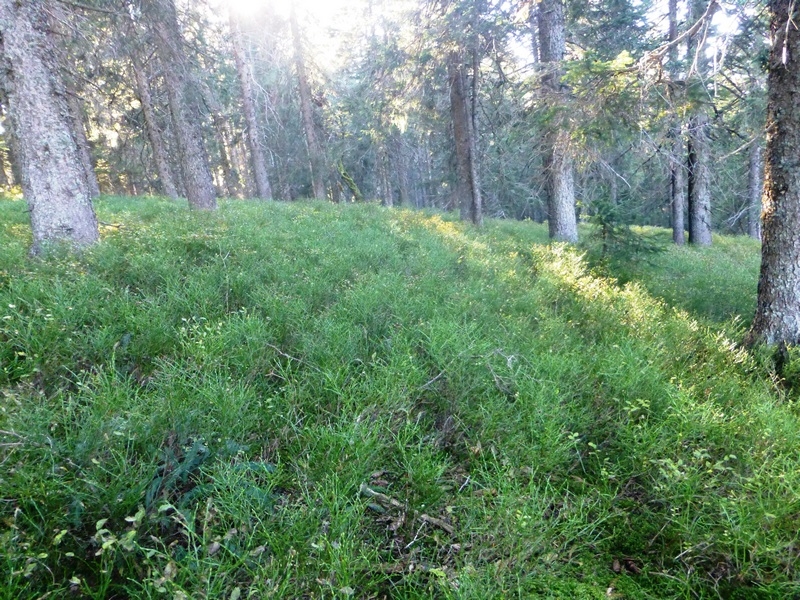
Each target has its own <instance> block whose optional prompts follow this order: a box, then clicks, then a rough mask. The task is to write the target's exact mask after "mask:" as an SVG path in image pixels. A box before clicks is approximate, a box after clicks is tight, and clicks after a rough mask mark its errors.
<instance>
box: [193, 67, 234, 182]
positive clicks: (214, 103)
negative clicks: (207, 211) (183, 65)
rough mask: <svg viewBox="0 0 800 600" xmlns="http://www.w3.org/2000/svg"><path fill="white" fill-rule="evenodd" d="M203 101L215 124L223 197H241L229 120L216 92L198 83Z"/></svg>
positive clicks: (200, 81)
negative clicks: (232, 154) (232, 153)
mask: <svg viewBox="0 0 800 600" xmlns="http://www.w3.org/2000/svg"><path fill="white" fill-rule="evenodd" d="M197 87H198V88H199V89H200V91H201V93H202V96H203V101H204V102H205V105H206V108H207V109H208V112H209V114H210V115H211V121H212V123H213V124H214V137H215V138H216V142H217V154H218V155H219V166H220V168H221V169H222V180H221V181H220V186H219V187H220V192H221V195H223V196H227V197H229V198H232V197H235V196H238V195H239V178H238V177H237V176H236V173H235V172H234V170H233V167H232V166H231V159H230V155H231V151H230V142H229V140H230V139H231V138H232V137H233V134H232V132H231V129H230V126H229V125H228V120H227V119H226V118H225V116H224V115H223V109H222V105H221V104H220V101H219V98H218V97H217V94H216V92H215V91H214V90H212V89H211V86H209V85H208V84H207V83H206V82H205V81H202V80H199V81H197Z"/></svg>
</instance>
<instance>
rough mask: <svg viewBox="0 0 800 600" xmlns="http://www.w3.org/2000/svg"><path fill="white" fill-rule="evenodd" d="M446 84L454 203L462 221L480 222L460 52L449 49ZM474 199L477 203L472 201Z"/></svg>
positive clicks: (473, 144) (472, 145) (469, 118)
mask: <svg viewBox="0 0 800 600" xmlns="http://www.w3.org/2000/svg"><path fill="white" fill-rule="evenodd" d="M447 74H448V79H449V87H450V117H451V119H452V122H453V138H454V142H455V148H454V150H455V159H456V182H455V193H456V202H457V203H458V207H459V210H460V213H461V219H462V220H463V221H467V220H469V221H472V222H473V223H475V224H480V219H481V212H480V190H479V189H478V186H477V181H476V179H477V167H476V165H475V161H474V156H475V154H474V153H475V140H474V135H473V132H472V125H471V120H472V117H471V114H470V113H471V112H472V111H471V110H470V105H469V103H468V98H467V94H468V93H467V86H466V81H465V80H466V76H465V74H464V65H463V61H462V60H461V55H460V54H459V53H458V52H451V53H450V55H449V56H448V60H447ZM476 200H477V202H476Z"/></svg>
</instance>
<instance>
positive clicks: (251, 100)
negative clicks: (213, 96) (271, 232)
mask: <svg viewBox="0 0 800 600" xmlns="http://www.w3.org/2000/svg"><path fill="white" fill-rule="evenodd" d="M230 27H231V33H232V35H233V58H234V60H235V62H236V72H237V73H238V75H239V84H240V85H241V87H242V107H243V108H244V119H245V124H246V128H247V131H246V134H247V137H246V140H247V148H248V149H249V150H250V160H251V162H252V163H253V174H254V175H255V180H256V189H257V194H258V197H259V198H262V199H264V200H270V199H272V188H271V187H270V185H269V178H268V177H267V159H266V155H265V154H264V147H263V145H262V143H261V136H260V135H259V128H258V119H257V118H256V101H255V94H254V93H253V73H252V70H251V69H250V63H249V62H248V61H247V57H246V56H245V52H244V44H243V42H242V32H241V31H240V29H239V24H238V23H237V22H236V19H235V18H234V16H233V13H231V14H230Z"/></svg>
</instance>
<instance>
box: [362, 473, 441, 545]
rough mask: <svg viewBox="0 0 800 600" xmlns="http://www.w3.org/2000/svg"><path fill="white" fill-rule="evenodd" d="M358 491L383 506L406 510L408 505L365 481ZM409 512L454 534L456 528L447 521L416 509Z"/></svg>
mask: <svg viewBox="0 0 800 600" xmlns="http://www.w3.org/2000/svg"><path fill="white" fill-rule="evenodd" d="M359 493H360V494H361V495H362V496H366V497H367V498H371V499H372V500H375V501H376V502H377V503H378V504H380V505H381V506H383V507H384V508H396V509H399V510H402V511H406V512H408V507H407V506H406V505H404V504H403V503H402V502H399V501H398V500H395V499H394V498H391V497H389V496H387V495H386V494H382V493H381V492H378V491H376V490H373V489H372V488H371V487H369V486H368V485H367V484H366V483H362V484H361V488H360V490H359ZM411 513H412V514H413V515H414V518H415V519H417V520H419V521H422V522H423V523H426V524H428V525H433V526H434V527H438V528H439V529H441V530H442V531H445V532H447V534H448V535H455V532H456V530H455V528H454V527H453V526H452V525H450V524H449V523H445V522H444V521H443V520H441V519H437V518H436V517H432V516H430V515H426V514H424V513H420V512H418V511H416V510H412V511H411Z"/></svg>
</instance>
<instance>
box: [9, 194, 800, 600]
mask: <svg viewBox="0 0 800 600" xmlns="http://www.w3.org/2000/svg"><path fill="white" fill-rule="evenodd" d="M100 213H101V219H102V221H103V222H105V223H107V224H108V225H106V226H105V227H104V241H103V242H102V244H100V245H99V246H98V247H96V248H94V249H92V250H91V251H89V252H87V253H86V254H84V255H83V256H81V257H78V258H74V257H69V256H67V255H62V254H58V253H54V254H53V255H52V256H50V257H48V258H46V259H45V260H41V261H30V260H28V259H26V258H25V247H26V243H27V240H26V229H25V215H24V213H23V211H22V205H21V204H19V203H2V204H0V223H1V224H2V229H1V230H0V239H2V244H3V247H4V252H3V255H2V257H0V306H1V307H2V309H0V319H2V320H0V360H2V371H0V390H2V397H0V402H1V403H2V404H0V463H2V465H3V469H2V470H0V496H2V502H0V520H1V521H2V523H3V529H2V530H0V577H2V581H3V584H2V585H0V598H9V599H10V598H25V597H39V596H41V595H42V594H45V593H48V592H49V593H51V594H53V595H56V596H58V595H61V594H65V593H66V592H67V591H69V590H72V591H73V592H74V593H75V595H77V596H78V597H81V596H83V597H87V598H88V597H92V598H104V597H107V598H114V597H116V598H122V597H136V598H156V597H168V598H247V597H254V598H262V597H285V598H298V597H308V598H312V597H314V598H316V597H340V598H345V597H357V598H382V597H391V598H500V597H512V596H516V597H522V598H591V599H594V598H597V599H600V598H609V597H615V598H690V597H693V598H718V597H720V596H722V597H728V598H787V597H792V595H795V594H798V593H800V586H798V580H797V577H798V576H797V567H798V565H800V557H799V556H798V553H799V552H800V546H798V542H797V531H798V529H800V422H799V421H798V414H797V409H796V405H795V404H794V403H793V402H792V399H791V398H790V397H789V396H788V395H787V393H785V392H783V391H781V388H780V386H779V385H778V383H777V382H776V381H775V380H774V379H773V378H771V377H770V376H769V374H768V372H767V369H766V366H765V365H766V364H767V361H764V360H762V359H761V357H759V356H757V355H756V356H753V355H750V354H748V353H747V352H744V351H742V350H740V349H738V348H737V347H736V345H735V344H734V341H735V340H733V339H729V338H728V337H726V334H725V333H723V332H721V331H720V330H718V329H716V327H715V326H711V325H708V324H704V322H703V321H699V320H697V319H696V318H695V317H692V316H690V314H689V313H687V312H684V311H683V310H679V309H676V308H672V307H670V306H668V305H666V304H665V303H663V302H662V301H659V300H655V299H654V298H653V297H651V296H650V295H648V293H646V292H645V291H644V289H643V288H642V287H640V286H639V285H637V284H635V283H632V284H627V285H625V286H619V285H616V284H615V282H613V281H610V280H604V279H600V278H597V277H594V276H592V275H590V273H589V271H588V270H587V268H586V266H585V264H584V262H583V261H582V259H581V258H580V256H579V255H578V254H576V253H575V252H574V251H572V250H571V249H569V248H568V247H564V246H558V245H557V246H553V247H548V246H545V245H543V244H537V243H533V242H534V241H535V240H536V238H537V236H538V238H539V240H540V241H544V236H545V232H544V230H542V229H537V227H538V226H536V225H532V224H529V223H490V224H489V225H488V227H487V228H486V230H485V231H484V232H482V233H476V232H475V231H473V230H471V229H469V228H466V227H465V226H463V225H462V224H460V223H454V222H449V221H447V220H446V219H443V218H442V217H440V216H436V215H425V214H421V213H412V212H406V211H389V210H384V209H381V208H379V207H376V206H369V205H363V206H347V207H337V206H332V205H328V204H322V203H299V204H291V205H288V204H277V203H270V204H256V203H242V202H236V203H228V204H225V205H224V206H223V207H222V210H221V211H220V212H219V213H218V214H192V213H190V212H188V211H187V210H186V209H185V208H183V207H182V206H179V205H177V204H173V203H168V202H165V201H158V200H132V199H116V200H115V199H106V200H104V201H102V202H101V204H100ZM529 236H530V237H529ZM522 240H527V241H522ZM731 243H733V242H731ZM742 293H743V294H750V293H751V291H749V290H744V291H743V292H742ZM739 301H740V300H736V302H739ZM749 301H750V300H749V299H744V300H741V302H743V303H746V302H749ZM731 328H732V326H730V325H729V326H728V328H727V329H729V330H730V329H731ZM728 333H729V334H730V331H729V332H728Z"/></svg>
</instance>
